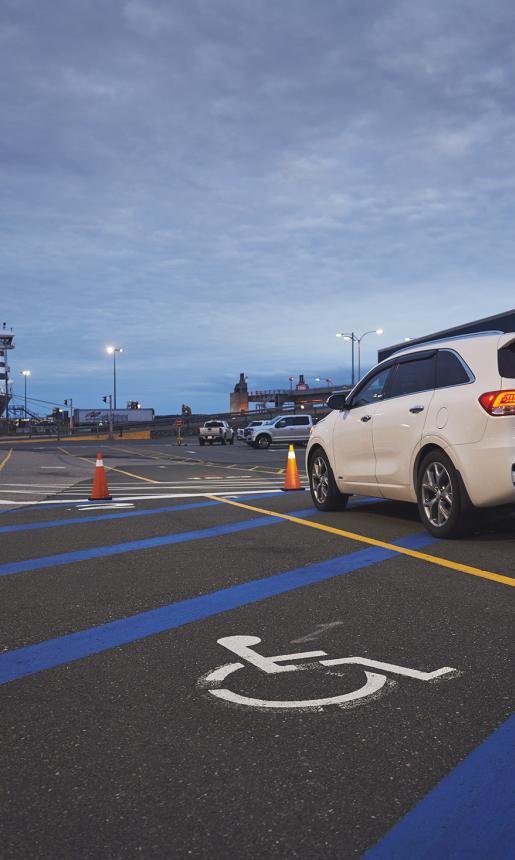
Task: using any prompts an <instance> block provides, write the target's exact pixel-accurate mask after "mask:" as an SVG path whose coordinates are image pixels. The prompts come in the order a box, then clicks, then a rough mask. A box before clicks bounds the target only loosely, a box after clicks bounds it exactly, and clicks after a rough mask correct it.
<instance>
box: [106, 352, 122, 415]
mask: <svg viewBox="0 0 515 860" xmlns="http://www.w3.org/2000/svg"><path fill="white" fill-rule="evenodd" d="M106 352H107V353H108V354H109V355H112V356H113V394H114V398H113V399H114V408H115V409H116V353H117V352H123V349H122V348H121V346H107V347H106Z"/></svg>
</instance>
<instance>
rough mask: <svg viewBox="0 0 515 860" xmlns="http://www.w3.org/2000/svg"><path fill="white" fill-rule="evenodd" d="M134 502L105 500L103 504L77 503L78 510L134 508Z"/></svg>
mask: <svg viewBox="0 0 515 860" xmlns="http://www.w3.org/2000/svg"><path fill="white" fill-rule="evenodd" d="M133 507H134V504H133V503H132V502H104V504H102V505H76V508H77V510H78V511H105V510H112V509H113V508H133Z"/></svg>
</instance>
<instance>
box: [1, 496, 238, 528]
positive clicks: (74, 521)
mask: <svg viewBox="0 0 515 860" xmlns="http://www.w3.org/2000/svg"><path fill="white" fill-rule="evenodd" d="M67 504H68V507H69V502H68V503H67ZM219 504H222V503H221V502H199V503H198V504H194V505H167V506H166V507H161V508H145V509H144V510H142V511H124V512H121V513H116V514H98V516H94V517H70V518H69V519H66V520H48V521H46V522H41V523H17V524H15V525H11V526H0V534H9V533H11V532H31V531H39V530H40V529H51V528H57V527H58V526H74V525H78V524H79V523H98V522H100V521H106V520H108V521H109V520H121V519H125V518H127V517H147V516H150V515H151V514H164V513H168V512H169V511H189V510H191V509H192V508H210V507H213V506H214V505H219Z"/></svg>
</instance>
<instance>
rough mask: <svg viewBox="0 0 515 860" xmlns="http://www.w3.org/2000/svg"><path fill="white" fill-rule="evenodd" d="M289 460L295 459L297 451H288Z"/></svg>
mask: <svg viewBox="0 0 515 860" xmlns="http://www.w3.org/2000/svg"><path fill="white" fill-rule="evenodd" d="M288 460H295V451H288Z"/></svg>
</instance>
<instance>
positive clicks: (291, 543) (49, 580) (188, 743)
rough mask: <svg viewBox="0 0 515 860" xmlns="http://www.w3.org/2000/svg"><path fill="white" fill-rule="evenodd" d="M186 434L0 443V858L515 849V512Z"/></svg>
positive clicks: (398, 854)
mask: <svg viewBox="0 0 515 860" xmlns="http://www.w3.org/2000/svg"><path fill="white" fill-rule="evenodd" d="M191 443H192V440H186V444H185V445H184V446H183V447H181V448H177V447H176V446H175V445H173V446H172V445H171V444H169V443H168V442H162V441H156V440H154V441H149V442H140V443H135V442H134V443H132V444H125V443H123V442H116V443H102V444H103V447H102V453H103V455H104V462H105V466H106V469H107V477H108V480H109V489H110V492H111V495H112V496H113V502H111V503H100V502H90V501H89V500H88V497H89V495H90V489H91V479H92V476H93V469H94V465H95V457H96V453H97V451H96V447H95V443H89V442H87V443H78V442H77V443H75V442H73V443H70V442H63V443H57V442H47V443H29V442H28V443H25V444H23V445H22V444H19V445H17V446H16V445H14V444H13V445H12V446H9V445H8V444H7V445H5V444H4V445H0V463H1V462H2V461H3V460H5V457H6V456H7V453H8V451H9V450H11V448H12V449H13V453H12V454H11V455H10V457H9V459H8V461H7V462H5V465H4V467H3V468H2V470H1V471H0V504H1V508H0V511H1V514H0V540H1V544H0V545H1V547H2V553H1V557H0V605H1V606H2V609H3V611H2V635H1V642H0V681H1V683H2V688H1V695H2V700H3V701H2V713H3V720H2V723H3V731H2V735H3V745H2V746H3V752H2V793H3V802H2V805H3V815H2V823H1V825H0V827H1V829H2V831H3V832H2V836H1V844H2V857H5V858H16V860H18V858H49V857H52V858H70V857H81V858H105V857H109V858H132V857H145V858H163V857H170V858H175V857H177V858H183V857H184V858H186V857H196V858H220V857H246V858H258V857H259V858H269V857H270V858H306V860H308V858H309V860H311V858H313V857H319V856H321V857H327V858H339V859H340V858H354V857H362V856H367V857H370V858H431V860H432V858H442V857H445V858H447V857H463V858H465V857H466V858H502V860H504V858H508V857H512V856H513V844H515V818H514V813H513V797H514V796H515V794H514V789H515V770H514V767H513V751H514V741H515V719H514V717H513V716H512V713H513V703H514V692H515V691H514V671H513V669H514V647H513V609H514V589H513V586H514V585H515V552H514V548H515V519H514V518H513V517H510V516H505V517H503V518H501V517H497V518H495V519H493V518H492V519H490V520H488V521H486V520H485V521H484V523H483V524H482V526H481V528H480V529H479V530H478V531H477V533H475V534H474V535H472V536H471V537H469V538H467V539H465V540H461V541H437V540H435V539H434V538H431V537H430V536H429V535H428V534H427V533H426V532H425V531H424V530H423V529H422V527H421V524H420V522H419V520H418V517H417V511H416V509H415V507H414V506H410V505H404V504H398V503H394V502H385V501H381V500H378V499H364V498H357V497H355V498H353V499H351V501H350V504H349V508H348V510H346V511H345V512H343V513H325V514H322V513H320V512H319V511H317V510H316V509H315V508H314V507H313V504H312V502H311V498H310V494H309V492H290V493H288V492H282V490H281V487H282V483H283V481H284V470H285V466H286V449H285V448H271V449H269V450H268V451H255V450H253V449H250V448H248V447H247V446H243V445H242V444H238V443H237V444H235V445H234V446H226V447H214V446H213V448H208V449H207V450H206V448H203V449H199V447H198V444H197V443H196V442H193V444H191ZM297 457H298V464H299V467H300V468H301V475H302V470H303V452H302V450H298V451H297Z"/></svg>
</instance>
